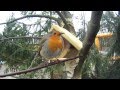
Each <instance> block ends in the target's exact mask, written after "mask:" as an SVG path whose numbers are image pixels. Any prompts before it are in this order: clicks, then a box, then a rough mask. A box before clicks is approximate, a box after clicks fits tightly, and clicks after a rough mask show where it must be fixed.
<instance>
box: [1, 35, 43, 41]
mask: <svg viewBox="0 0 120 90" xmlns="http://www.w3.org/2000/svg"><path fill="white" fill-rule="evenodd" d="M22 38H34V39H41V37H30V36H21V37H9V38H2V39H0V41H2V40H9V39H22Z"/></svg>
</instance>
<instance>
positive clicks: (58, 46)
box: [39, 30, 64, 60]
mask: <svg viewBox="0 0 120 90" xmlns="http://www.w3.org/2000/svg"><path fill="white" fill-rule="evenodd" d="M62 34H64V33H61V32H58V31H55V30H53V31H52V32H49V33H48V34H47V35H45V36H44V37H43V38H42V39H41V40H40V43H39V55H40V56H42V57H43V58H44V59H45V60H53V59H57V58H58V57H59V56H60V54H61V53H62V51H63V49H64V40H63V37H62Z"/></svg>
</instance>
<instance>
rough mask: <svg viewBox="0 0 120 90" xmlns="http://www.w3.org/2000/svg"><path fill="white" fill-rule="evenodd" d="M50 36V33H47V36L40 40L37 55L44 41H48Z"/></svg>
mask: <svg viewBox="0 0 120 90" xmlns="http://www.w3.org/2000/svg"><path fill="white" fill-rule="evenodd" d="M50 35H51V32H49V33H48V34H46V35H44V36H43V37H42V39H41V40H40V42H39V48H38V53H39V54H40V51H41V49H42V47H43V45H44V43H45V41H46V40H48V39H49V37H50Z"/></svg>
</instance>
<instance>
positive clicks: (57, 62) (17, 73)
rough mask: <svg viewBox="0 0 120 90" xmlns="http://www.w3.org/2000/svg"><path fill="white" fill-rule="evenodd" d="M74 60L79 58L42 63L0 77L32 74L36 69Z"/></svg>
mask: <svg viewBox="0 0 120 90" xmlns="http://www.w3.org/2000/svg"><path fill="white" fill-rule="evenodd" d="M76 58H79V56H76V57H73V58H69V59H59V60H56V61H55V62H51V63H44V62H43V63H41V64H40V65H39V66H37V67H34V68H31V69H27V70H23V71H19V72H14V73H9V74H4V75H0V77H6V76H13V75H19V74H23V73H28V72H32V71H35V70H38V69H42V68H46V67H48V66H52V65H55V64H60V63H63V62H66V61H70V60H74V59H76Z"/></svg>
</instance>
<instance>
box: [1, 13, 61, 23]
mask: <svg viewBox="0 0 120 90" xmlns="http://www.w3.org/2000/svg"><path fill="white" fill-rule="evenodd" d="M29 17H44V18H49V19H53V20H55V21H57V22H59V21H58V19H57V18H55V17H51V16H46V15H26V16H23V17H20V18H16V19H14V20H12V21H9V22H6V23H0V25H2V24H9V23H12V22H15V21H17V20H21V19H24V18H29Z"/></svg>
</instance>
